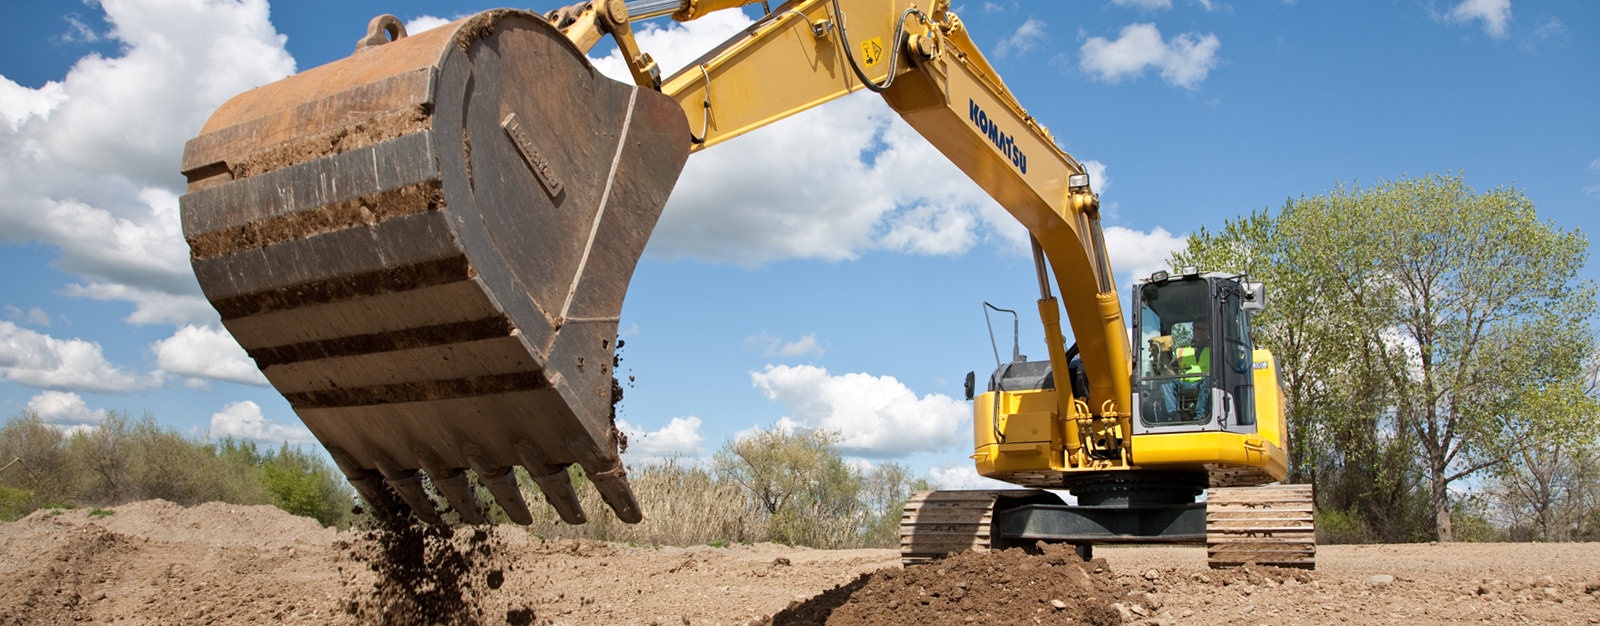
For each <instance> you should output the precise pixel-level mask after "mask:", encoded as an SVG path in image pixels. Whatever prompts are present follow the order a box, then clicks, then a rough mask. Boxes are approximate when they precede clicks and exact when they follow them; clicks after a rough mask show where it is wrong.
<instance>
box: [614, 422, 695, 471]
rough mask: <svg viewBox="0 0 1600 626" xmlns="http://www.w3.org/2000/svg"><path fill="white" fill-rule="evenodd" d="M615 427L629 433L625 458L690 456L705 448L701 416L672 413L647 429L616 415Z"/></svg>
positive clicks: (643, 458)
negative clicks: (669, 419) (674, 414)
mask: <svg viewBox="0 0 1600 626" xmlns="http://www.w3.org/2000/svg"><path fill="white" fill-rule="evenodd" d="M617 429H618V430H621V431H622V433H623V434H625V435H627V436H628V458H629V459H633V460H644V461H650V460H660V459H674V458H693V457H698V456H701V455H704V454H705V451H706V450H705V445H704V444H705V437H704V436H703V435H701V434H700V418H698V417H694V416H692V415H691V416H689V417H674V418H672V421H670V422H667V425H666V426H662V427H661V428H660V429H657V430H653V431H650V432H645V431H644V430H642V429H640V428H639V427H638V426H634V425H633V424H631V423H629V422H628V421H627V420H622V419H619V420H617Z"/></svg>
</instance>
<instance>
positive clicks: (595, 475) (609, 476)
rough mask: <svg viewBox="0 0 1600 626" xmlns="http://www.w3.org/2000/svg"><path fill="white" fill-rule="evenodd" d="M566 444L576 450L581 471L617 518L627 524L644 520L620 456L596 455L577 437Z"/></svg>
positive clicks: (591, 448)
mask: <svg viewBox="0 0 1600 626" xmlns="http://www.w3.org/2000/svg"><path fill="white" fill-rule="evenodd" d="M568 446H569V447H570V448H571V449H572V450H573V451H575V452H576V453H577V457H578V461H579V462H580V463H581V464H582V465H583V471H584V473H585V474H587V475H588V476H589V480H590V482H593V483H594V488H595V490H596V491H599V492H600V499H601V500H605V502H606V505H607V506H610V507H611V510H612V512H614V513H616V514H617V519H620V520H622V521H624V522H627V523H629V524H637V523H639V521H640V520H643V519H644V512H643V511H641V510H640V509H639V501H638V500H637V499H635V498H634V495H633V487H631V486H629V485H628V470H627V469H626V468H624V467H623V466H622V459H620V458H618V457H616V456H615V455H609V454H607V455H601V454H598V453H596V451H595V449H594V447H593V446H592V445H588V444H587V442H585V441H582V440H579V439H573V440H572V441H571V442H569V443H568Z"/></svg>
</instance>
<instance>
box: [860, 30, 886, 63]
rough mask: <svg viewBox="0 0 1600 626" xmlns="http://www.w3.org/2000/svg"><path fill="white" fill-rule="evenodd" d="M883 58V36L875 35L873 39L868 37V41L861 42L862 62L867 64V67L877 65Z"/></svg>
mask: <svg viewBox="0 0 1600 626" xmlns="http://www.w3.org/2000/svg"><path fill="white" fill-rule="evenodd" d="M882 60H883V39H882V38H879V37H873V38H872V39H868V40H866V41H863V42H861V62H862V63H864V64H866V66H867V67H872V66H874V65H877V64H878V61H882Z"/></svg>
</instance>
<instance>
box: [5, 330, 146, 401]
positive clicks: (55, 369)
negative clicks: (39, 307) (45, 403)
mask: <svg viewBox="0 0 1600 626" xmlns="http://www.w3.org/2000/svg"><path fill="white" fill-rule="evenodd" d="M0 380H7V381H11V382H14V383H18V384H21V385H24V386H28V387H33V388H36V389H79V390H86V391H111V392H115V391H133V390H136V389H141V388H145V387H149V386H150V385H151V381H150V380H148V379H143V378H140V377H138V376H135V375H133V374H129V373H127V372H124V371H122V370H121V369H119V368H117V367H116V366H114V365H112V364H111V363H110V362H109V361H107V360H106V357H105V354H104V352H103V351H102V350H101V348H100V344H98V343H94V342H91V341H84V340H82V339H57V338H55V337H51V336H49V335H45V334H41V333H37V332H34V331H31V330H28V329H26V328H19V327H18V326H17V325H16V324H13V323H11V322H0Z"/></svg>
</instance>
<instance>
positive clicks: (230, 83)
mask: <svg viewBox="0 0 1600 626" xmlns="http://www.w3.org/2000/svg"><path fill="white" fill-rule="evenodd" d="M96 5H97V6H98V8H100V9H101V10H104V11H105V19H106V22H107V23H108V24H110V31H109V32H108V33H106V34H105V36H106V38H108V39H114V40H116V41H118V42H119V43H120V44H121V45H120V56H115V57H106V56H101V55H97V54H91V55H89V56H85V57H83V58H82V59H79V60H78V62H77V63H75V64H74V65H73V66H72V68H71V69H70V70H69V71H68V73H67V75H66V76H65V77H64V78H62V79H61V80H58V81H52V82H50V83H47V84H45V85H44V86H43V87H40V88H38V89H29V88H25V87H21V86H19V85H17V84H16V83H15V82H12V81H10V80H9V79H4V78H3V77H0V120H3V123H0V153H5V154H7V155H8V156H7V158H6V159H5V160H4V161H0V233H3V234H0V240H5V241H10V242H38V243H43V244H45V245H50V246H54V247H56V248H58V249H59V250H60V257H59V258H58V259H57V260H56V265H57V266H58V267H59V268H60V269H62V270H65V271H67V272H70V273H73V274H77V275H79V276H82V277H84V279H85V281H84V282H85V285H83V286H79V287H78V288H75V289H70V290H69V293H70V294H71V295H81V296H87V297H97V298H106V299H119V300H121V299H127V300H128V301H130V302H133V303H134V304H135V313H134V316H133V317H131V318H130V321H133V322H135V323H151V322H156V321H166V322H175V323H176V322H178V321H192V320H193V319H195V318H190V319H188V320H180V319H178V318H180V317H181V316H183V315H191V314H199V315H202V316H204V317H201V318H199V319H207V318H209V317H211V315H212V314H211V313H209V312H208V311H203V310H200V309H198V308H197V307H195V306H193V303H194V301H195V300H197V298H198V293H199V290H198V287H197V286H196V285H195V283H194V278H193V276H192V275H191V273H190V269H189V264H188V259H187V253H188V247H187V246H186V245H185V244H184V241H183V238H182V235H181V229H180V227H179V223H178V203H177V197H178V194H179V193H180V192H181V189H182V185H183V179H182V176H180V175H179V173H178V171H177V170H178V163H179V156H180V155H181V153H182V150H183V144H184V141H185V140H187V139H188V138H189V137H192V136H194V135H195V134H196V133H197V132H198V131H199V129H200V126H201V124H202V122H204V121H205V119H206V118H207V117H208V116H209V115H210V114H211V112H212V111H213V110H215V109H216V107H217V106H218V105H220V104H221V103H222V102H223V101H224V100H226V99H227V98H228V97H231V96H232V95H234V94H236V93H239V92H242V91H244V90H246V89H248V88H250V87H254V86H257V85H260V84H262V83H265V82H268V81H271V80H274V79H277V78H279V77H282V76H284V75H286V74H289V73H291V72H292V71H293V70H294V60H293V59H292V58H290V57H289V54H288V53H287V52H286V51H285V50H284V48H283V43H284V38H283V36H282V35H279V34H277V32H276V31H275V30H274V29H273V27H272V25H271V23H270V22H269V21H268V11H267V2H266V0H102V1H101V2H98V3H96ZM165 298H176V299H187V300H188V301H187V302H179V303H164V302H161V300H163V299H165Z"/></svg>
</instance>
